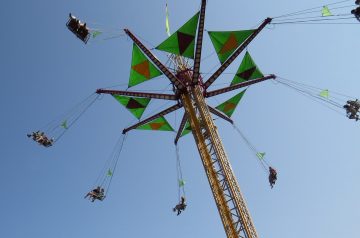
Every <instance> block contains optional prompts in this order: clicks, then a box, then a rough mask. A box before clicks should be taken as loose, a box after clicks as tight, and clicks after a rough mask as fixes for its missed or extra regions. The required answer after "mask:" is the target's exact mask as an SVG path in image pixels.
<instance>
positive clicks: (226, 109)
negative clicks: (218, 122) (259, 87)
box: [216, 89, 246, 117]
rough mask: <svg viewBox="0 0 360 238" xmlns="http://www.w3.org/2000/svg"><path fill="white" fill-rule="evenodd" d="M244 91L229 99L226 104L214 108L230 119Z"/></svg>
mask: <svg viewBox="0 0 360 238" xmlns="http://www.w3.org/2000/svg"><path fill="white" fill-rule="evenodd" d="M245 91H246V89H245V90H244V91H242V92H240V93H238V94H236V95H235V96H234V97H232V98H230V99H229V100H227V101H226V102H224V103H222V104H220V105H219V106H217V107H216V109H218V110H219V111H222V112H223V113H225V114H226V115H227V116H228V117H231V115H232V114H233V113H234V111H235V108H236V107H237V105H238V104H239V102H240V99H241V98H242V97H243V96H244V93H245Z"/></svg>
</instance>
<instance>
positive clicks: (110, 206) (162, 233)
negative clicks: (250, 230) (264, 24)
mask: <svg viewBox="0 0 360 238" xmlns="http://www.w3.org/2000/svg"><path fill="white" fill-rule="evenodd" d="M167 2H168V5H169V13H170V28H171V30H172V31H174V30H176V29H177V28H178V27H180V26H181V25H182V24H183V23H184V22H186V21H187V20H188V19H189V18H190V17H191V16H193V15H194V13H195V12H196V11H198V9H199V6H200V1H193V0H183V1H173V0H168V1H167ZM165 3H166V1H163V0H161V1H158V0H156V1H110V0H109V1H101V2H100V1H84V0H79V1H75V2H74V1H45V0H32V1H16V0H13V1H3V2H2V3H1V7H0V19H1V25H2V37H1V44H0V49H1V56H0V69H1V72H2V76H1V84H2V89H3V90H2V93H1V94H0V99H1V100H0V108H1V111H2V113H1V114H2V116H1V117H0V125H1V130H2V132H3V139H2V140H0V153H1V156H0V157H1V160H0V186H1V188H2V197H1V203H0V210H1V213H0V223H1V236H2V237H8V238H21V237H30V238H32V237H34V238H35V237H52V238H72V237H74V238H75V237H91V238H92V237H106V238H110V237H144V236H146V237H174V238H176V237H199V236H203V237H205V236H206V237H225V233H224V231H223V227H222V224H221V221H220V218H219V216H218V212H217V209H216V206H215V203H214V201H213V198H212V194H211V192H210V189H209V185H208V182H207V179H206V176H205V173H204V170H203V167H202V164H201V161H200V159H199V155H198V153H197V149H196V147H195V145H194V139H193V138H192V136H191V135H188V136H186V137H184V138H182V139H181V141H180V142H179V146H180V155H181V162H182V169H183V174H184V178H185V180H186V181H187V184H186V195H187V200H188V208H187V210H186V211H185V212H184V213H183V214H182V215H181V216H178V217H177V216H176V215H175V214H174V213H173V212H172V211H171V209H172V207H173V206H174V205H175V204H176V202H177V181H176V180H177V178H176V166H175V148H174V145H173V139H174V136H175V133H171V132H170V133H167V132H149V131H132V132H130V133H129V136H128V138H127V140H126V142H125V145H124V149H123V153H122V155H121V157H120V159H119V165H118V169H117V171H116V173H115V175H114V178H113V183H112V187H111V190H110V191H109V194H108V197H107V199H106V200H104V201H103V202H95V203H91V202H89V201H87V200H84V199H83V196H84V195H85V193H86V192H87V191H88V190H89V189H91V187H92V186H93V185H94V181H95V180H96V178H97V176H98V175H99V172H100V170H101V168H102V167H103V165H104V163H105V161H106V160H107V158H108V157H109V155H110V153H111V151H112V150H113V147H114V145H115V143H116V141H117V140H118V138H119V136H120V134H121V131H122V129H123V128H124V127H127V126H128V125H130V124H131V123H134V122H136V120H134V118H133V117H132V115H131V114H130V113H129V112H128V111H126V110H125V109H124V108H123V107H122V106H121V105H119V104H118V103H117V102H116V101H115V100H114V99H113V98H111V97H110V96H104V97H102V98H101V100H97V102H96V103H95V104H94V105H93V106H92V107H91V108H90V109H89V110H88V111H87V112H86V113H85V114H84V115H83V116H82V117H81V118H80V119H79V121H78V122H77V123H76V124H75V125H74V126H73V127H72V128H71V129H70V130H69V131H68V132H67V133H66V134H65V135H64V136H63V137H62V138H61V140H59V141H58V143H57V144H56V145H55V146H53V147H52V148H47V149H45V148H43V147H40V146H38V145H36V144H34V143H33V141H31V140H29V139H28V138H27V137H26V134H27V133H28V132H30V131H33V130H37V128H39V127H41V126H43V125H45V124H47V123H48V122H49V121H51V120H53V119H54V118H55V117H57V116H58V115H60V114H62V113H63V112H64V111H67V110H68V109H70V108H72V107H73V106H74V105H76V104H77V103H78V102H80V101H81V100H83V99H84V98H85V97H87V96H88V95H89V94H91V93H93V92H94V91H95V90H96V89H97V88H105V87H109V86H113V85H126V84H127V82H128V77H129V71H130V60H131V50H132V42H131V40H130V39H128V38H127V37H119V38H116V39H112V40H103V41H101V40H99V41H96V42H89V44H88V45H84V44H82V42H80V41H79V40H78V39H77V38H75V37H74V35H72V34H71V33H70V32H69V31H68V30H67V28H66V27H65V23H66V21H67V17H68V13H69V12H73V13H74V15H76V16H77V17H79V18H80V19H83V20H84V21H86V22H88V25H89V26H90V27H96V28H100V29H104V31H106V30H111V31H113V32H116V34H117V32H120V33H121V31H122V30H121V29H123V28H129V29H130V30H132V32H134V33H135V34H136V35H138V36H140V37H141V39H143V40H144V43H145V44H146V45H147V46H149V47H150V48H152V47H153V46H155V45H157V44H159V43H160V42H162V41H163V40H164V39H165V38H166V32H165ZM328 3H331V2H329V1H310V0H304V1H285V0H276V1H271V2H270V1H259V0H254V1H247V2H243V1H242V2H239V1H236V0H228V1H226V4H225V3H224V1H211V0H210V1H208V7H207V15H206V24H205V28H206V29H207V30H240V29H251V28H253V27H256V26H257V25H258V24H259V23H260V22H261V21H262V20H263V19H265V18H266V17H268V16H269V17H274V16H279V15H283V14H286V13H290V12H294V11H297V10H302V9H307V8H311V7H317V6H321V5H325V4H328ZM352 3H353V1H348V2H345V3H344V6H348V5H352ZM346 9H347V10H349V9H351V7H350V8H346ZM347 10H344V9H343V10H341V9H339V12H340V13H344V11H345V12H346V11H347ZM353 23H357V21H356V19H353ZM359 24H360V23H359ZM359 26H360V25H357V24H352V25H295V24H289V25H277V26H270V27H268V28H266V29H264V30H263V31H262V32H261V33H260V34H259V36H258V37H257V38H256V39H255V40H254V41H253V42H252V44H251V45H250V46H249V47H248V50H249V52H250V53H251V55H252V57H253V58H254V60H255V62H256V63H257V65H258V66H259V67H260V68H261V70H262V71H263V72H264V73H265V74H270V73H274V74H276V75H279V76H282V77H284V78H287V79H291V80H294V81H298V82H302V83H305V84H309V85H315V86H317V87H320V88H324V89H325V88H328V89H330V90H331V89H332V90H335V91H337V92H342V93H344V94H346V95H351V96H354V97H359V94H360V93H359V82H358V74H357V70H358V57H356V56H357V55H358V39H359V37H360V28H359ZM109 34H110V33H109ZM203 50H204V51H203V56H204V57H205V56H207V55H211V56H210V57H209V59H207V60H206V62H204V64H203V65H202V66H201V71H202V72H204V73H206V72H209V71H211V70H212V69H213V68H214V67H215V66H217V65H218V61H217V58H216V56H215V55H214V54H213V52H214V50H213V48H212V46H211V44H210V40H209V38H208V37H207V36H205V40H204V46H203ZM154 52H155V54H157V55H159V58H160V59H162V60H165V57H164V53H161V52H158V51H154ZM240 61H241V57H239V59H238V60H237V61H235V62H234V64H233V65H231V67H229V69H228V70H227V71H226V72H227V74H224V75H223V77H221V78H219V79H218V81H217V82H216V84H217V85H218V87H220V86H223V84H224V83H229V82H230V81H231V79H232V77H233V75H232V74H231V72H235V71H236V69H237V67H238V65H239V64H240ZM204 77H205V79H206V78H207V77H208V76H206V74H204ZM168 85H169V81H167V80H166V79H165V78H164V77H162V78H160V79H155V80H154V81H153V82H148V83H145V84H143V85H141V86H138V87H136V88H134V90H135V89H137V90H163V89H170V88H169V87H167V86H168ZM215 87H216V86H214V88H215ZM117 88H118V89H125V86H118V87H117ZM234 94H235V92H234V93H229V94H228V95H226V96H220V97H218V98H217V99H215V100H210V102H209V103H210V104H212V105H217V104H218V103H219V102H222V101H224V100H225V99H227V98H230V97H231V96H232V95H234ZM165 103H166V102H165ZM166 105H168V106H169V104H164V102H161V101H156V102H154V103H152V105H151V106H150V107H149V110H148V111H146V112H145V114H144V115H145V116H150V115H152V114H153V113H155V112H156V111H159V110H160V109H161V108H165V107H166ZM181 115H182V114H181V113H180V112H178V113H176V115H175V114H173V115H170V116H169V121H170V123H171V124H172V125H173V126H174V127H177V126H178V124H179V120H180V117H181ZM233 119H234V120H235V122H236V124H237V125H238V127H239V128H240V129H241V130H242V131H243V133H244V134H245V135H246V136H247V138H248V139H249V140H250V141H251V142H252V143H253V144H254V145H255V146H256V147H257V148H258V149H259V150H261V151H265V152H266V156H267V157H266V158H267V161H268V162H269V163H271V164H272V165H273V166H274V167H276V168H277V170H278V173H279V175H278V176H279V179H278V182H277V184H276V186H275V188H274V189H272V190H271V189H270V187H269V185H268V182H267V175H266V174H265V173H264V172H263V170H262V169H261V167H260V166H259V164H258V162H257V161H256V159H254V155H253V154H252V152H251V151H250V150H249V148H248V147H247V146H246V145H245V143H244V142H243V141H242V140H241V137H240V136H239V135H238V134H237V133H236V132H235V131H234V130H233V128H232V126H231V125H229V124H227V123H226V122H223V121H220V120H216V124H217V126H218V128H219V132H220V135H221V136H222V139H223V143H224V146H225V148H226V151H227V154H228V156H229V159H230V161H231V164H232V167H233V170H234V172H235V174H236V176H237V179H238V181H239V184H240V187H241V190H242V193H243V195H244V196H245V198H246V201H247V205H248V207H249V210H250V212H251V215H252V218H253V221H254V223H255V226H256V228H257V231H258V234H259V236H260V237H277V238H287V237H292V238H297V237H304V236H305V235H306V236H307V237H327V238H333V237H334V238H335V237H339V236H347V237H358V236H359V231H358V224H359V222H358V221H359V218H360V215H359V214H360V205H359V203H358V198H359V196H360V193H359V181H360V174H359V173H358V171H359V169H360V162H359V156H358V154H359V153H358V148H359V146H358V141H359V124H358V123H356V122H354V121H350V120H348V119H347V118H346V117H344V116H342V115H339V114H337V113H334V112H333V111H331V110H329V109H328V108H326V107H323V106H321V105H319V104H316V103H314V102H313V101H312V100H309V99H308V98H306V97H303V96H301V95H299V94H297V93H296V92H294V91H291V90H289V89H287V88H286V87H283V86H282V85H279V84H275V83H273V82H270V81H268V82H263V83H261V84H258V85H254V86H252V87H250V88H249V90H248V91H247V93H246V94H245V97H244V99H243V100H242V102H241V105H240V106H239V107H238V109H237V110H236V111H235V113H234V115H233Z"/></svg>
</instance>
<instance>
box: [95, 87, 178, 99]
mask: <svg viewBox="0 0 360 238" xmlns="http://www.w3.org/2000/svg"><path fill="white" fill-rule="evenodd" d="M96 93H97V94H111V95H124V96H134V97H141V98H154V99H164V100H175V101H176V100H178V97H177V96H176V95H173V94H161V93H144V92H130V91H121V90H107V89H98V90H96Z"/></svg>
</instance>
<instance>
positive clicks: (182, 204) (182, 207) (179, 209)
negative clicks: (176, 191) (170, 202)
mask: <svg viewBox="0 0 360 238" xmlns="http://www.w3.org/2000/svg"><path fill="white" fill-rule="evenodd" d="M185 208H186V203H185V197H183V196H181V200H180V202H179V204H177V205H176V206H175V207H174V208H173V211H174V212H176V211H177V214H176V215H177V216H179V215H180V214H181V212H182V211H184V210H185Z"/></svg>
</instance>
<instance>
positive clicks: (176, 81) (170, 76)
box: [124, 29, 185, 91]
mask: <svg viewBox="0 0 360 238" xmlns="http://www.w3.org/2000/svg"><path fill="white" fill-rule="evenodd" d="M124 31H125V33H126V34H127V35H128V36H129V37H130V38H131V39H132V40H133V41H134V43H135V44H136V45H137V46H139V48H140V49H141V50H142V51H143V52H144V54H145V55H146V56H147V57H149V59H150V60H151V61H152V62H153V63H154V64H155V65H156V66H157V67H158V68H159V69H160V71H161V72H163V74H164V75H165V76H166V77H167V78H168V79H169V80H170V81H171V82H172V83H173V84H174V85H175V87H176V88H177V89H178V90H179V91H182V90H184V89H185V85H184V84H183V82H181V81H180V80H179V79H178V78H176V76H175V75H174V74H173V73H171V72H170V71H169V70H168V68H166V66H165V65H163V64H162V63H161V62H160V61H159V60H158V59H157V58H156V57H155V56H154V55H153V54H152V53H151V52H150V50H149V49H148V48H146V46H144V45H143V43H141V42H140V40H139V39H138V38H137V37H136V36H134V35H133V34H132V33H131V32H130V31H129V30H128V29H124Z"/></svg>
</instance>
